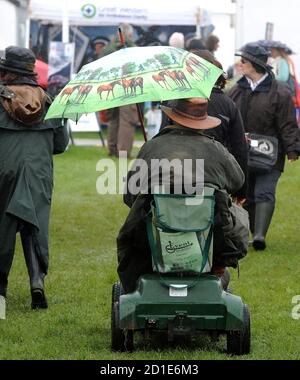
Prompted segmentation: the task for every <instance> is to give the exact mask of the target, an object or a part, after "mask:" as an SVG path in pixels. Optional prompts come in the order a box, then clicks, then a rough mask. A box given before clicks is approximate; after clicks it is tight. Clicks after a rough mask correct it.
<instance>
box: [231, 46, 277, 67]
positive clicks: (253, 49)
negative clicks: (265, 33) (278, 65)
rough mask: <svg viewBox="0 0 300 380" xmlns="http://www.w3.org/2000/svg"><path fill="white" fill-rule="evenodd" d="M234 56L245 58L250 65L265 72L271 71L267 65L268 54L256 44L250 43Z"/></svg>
mask: <svg viewBox="0 0 300 380" xmlns="http://www.w3.org/2000/svg"><path fill="white" fill-rule="evenodd" d="M235 55H236V56H240V57H242V58H245V59H247V60H248V61H250V62H252V63H256V64H257V65H258V66H260V67H262V68H264V69H265V70H267V71H269V70H270V69H271V66H270V65H268V63H267V61H268V58H269V52H268V51H267V50H266V49H265V48H264V47H263V46H261V45H260V44H258V43H254V42H251V43H249V44H247V45H245V46H243V47H242V48H241V50H240V51H239V52H237V53H235Z"/></svg>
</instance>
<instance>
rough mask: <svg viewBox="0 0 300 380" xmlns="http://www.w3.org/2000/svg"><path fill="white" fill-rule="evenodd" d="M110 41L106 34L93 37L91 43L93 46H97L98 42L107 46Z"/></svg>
mask: <svg viewBox="0 0 300 380" xmlns="http://www.w3.org/2000/svg"><path fill="white" fill-rule="evenodd" d="M108 43H109V39H108V38H107V37H104V36H98V37H95V38H93V39H92V41H91V44H92V46H95V45H96V44H103V45H104V46H106V45H107V44H108Z"/></svg>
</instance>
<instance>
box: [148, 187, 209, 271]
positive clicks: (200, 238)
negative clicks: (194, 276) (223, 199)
mask: <svg viewBox="0 0 300 380" xmlns="http://www.w3.org/2000/svg"><path fill="white" fill-rule="evenodd" d="M214 205H215V199H214V189H213V188H205V189H204V192H203V195H196V196H189V195H171V194H155V195H154V201H153V202H152V215H151V216H149V219H148V223H147V224H148V238H149V243H150V246H151V251H152V258H153V267H154V270H156V271H158V272H160V273H171V272H180V271H182V272H190V271H191V272H196V273H202V271H203V269H204V267H205V266H206V264H207V261H208V257H209V254H210V253H212V252H211V251H212V226H213V221H214Z"/></svg>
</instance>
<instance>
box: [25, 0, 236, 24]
mask: <svg viewBox="0 0 300 380" xmlns="http://www.w3.org/2000/svg"><path fill="white" fill-rule="evenodd" d="M124 4H126V5H124ZM199 8H200V9H201V12H202V13H201V21H200V25H201V26H206V25H209V24H210V23H211V20H210V17H209V12H213V13H226V14H228V13H230V14H231V13H235V6H234V4H232V2H231V0H223V1H222V2H220V1H219V0H185V2H184V6H183V5H182V3H180V2H178V1H174V2H170V1H162V0H151V1H149V0H126V2H124V1H123V0H91V1H90V2H89V3H88V4H87V1H86V0H31V1H30V6H29V14H30V18H31V19H36V20H44V21H50V22H58V23H60V22H62V18H63V11H64V10H65V11H66V12H67V13H68V18H69V23H70V25H93V26H100V25H101V26H102V25H115V24H119V23H121V22H128V23H132V24H139V25H194V24H196V15H197V12H198V9H199ZM208 11H209V12H208Z"/></svg>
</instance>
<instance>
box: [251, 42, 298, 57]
mask: <svg viewBox="0 0 300 380" xmlns="http://www.w3.org/2000/svg"><path fill="white" fill-rule="evenodd" d="M257 43H258V44H259V45H261V46H262V47H264V48H266V49H271V48H274V49H281V50H283V51H284V52H285V53H286V54H288V55H291V54H295V53H294V52H293V50H292V49H291V48H289V47H288V46H287V45H286V44H284V43H283V42H280V41H272V40H259V41H257Z"/></svg>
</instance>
